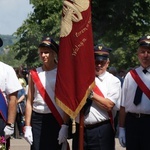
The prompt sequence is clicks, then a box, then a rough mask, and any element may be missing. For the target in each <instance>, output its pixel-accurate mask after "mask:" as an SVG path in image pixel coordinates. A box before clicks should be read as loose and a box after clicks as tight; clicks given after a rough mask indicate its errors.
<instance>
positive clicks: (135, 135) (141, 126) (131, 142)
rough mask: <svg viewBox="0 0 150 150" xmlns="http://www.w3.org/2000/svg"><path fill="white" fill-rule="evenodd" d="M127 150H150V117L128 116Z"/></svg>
mask: <svg viewBox="0 0 150 150" xmlns="http://www.w3.org/2000/svg"><path fill="white" fill-rule="evenodd" d="M125 126H126V149H127V150H150V117H147V116H146V117H142V118H136V117H134V116H132V115H130V114H127V116H126V122H125Z"/></svg>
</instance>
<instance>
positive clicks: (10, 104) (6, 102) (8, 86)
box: [0, 38, 21, 149]
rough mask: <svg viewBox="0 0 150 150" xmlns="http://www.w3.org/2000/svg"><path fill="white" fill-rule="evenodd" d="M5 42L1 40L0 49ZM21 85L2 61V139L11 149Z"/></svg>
mask: <svg viewBox="0 0 150 150" xmlns="http://www.w3.org/2000/svg"><path fill="white" fill-rule="evenodd" d="M2 45H3V41H2V39H1V38H0V47H1V46H2ZM20 89H21V85H20V83H19V80H18V78H17V76H16V73H15V71H14V69H13V68H12V67H11V66H9V65H7V64H5V63H3V62H1V61H0V137H5V139H6V141H7V143H6V149H9V144H10V136H11V135H12V134H13V133H14V122H15V118H16V108H17V91H18V90H20Z"/></svg>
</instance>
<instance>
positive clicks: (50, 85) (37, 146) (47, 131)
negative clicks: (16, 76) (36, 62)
mask: <svg viewBox="0 0 150 150" xmlns="http://www.w3.org/2000/svg"><path fill="white" fill-rule="evenodd" d="M58 50H59V46H58V44H57V43H56V42H55V41H54V40H53V39H51V38H50V37H46V38H44V39H43V40H42V42H41V43H40V44H39V46H38V53H39V57H40V60H41V61H42V66H41V67H38V68H36V69H33V70H30V74H29V80H28V96H27V104H26V111H25V128H24V129H25V133H24V137H25V139H26V140H27V142H28V143H30V144H31V150H50V149H51V150H60V149H61V146H62V145H59V143H58V140H57V137H58V133H59V130H60V127H61V124H60V123H59V122H61V121H60V120H61V119H62V115H63V111H62V110H61V109H60V108H59V107H58V106H57V104H56V103H55V99H54V96H55V95H54V94H55V93H54V91H55V81H56V73H57V54H58ZM41 89H42V90H41ZM47 100H48V101H49V102H51V104H50V105H49V103H48V101H47ZM52 107H53V109H52ZM54 109H55V111H54ZM56 114H58V115H57V117H56Z"/></svg>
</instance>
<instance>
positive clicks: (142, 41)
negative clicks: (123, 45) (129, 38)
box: [137, 35, 150, 47]
mask: <svg viewBox="0 0 150 150" xmlns="http://www.w3.org/2000/svg"><path fill="white" fill-rule="evenodd" d="M137 42H138V44H139V46H144V47H150V35H147V36H143V37H141V38H139V39H138V40H137Z"/></svg>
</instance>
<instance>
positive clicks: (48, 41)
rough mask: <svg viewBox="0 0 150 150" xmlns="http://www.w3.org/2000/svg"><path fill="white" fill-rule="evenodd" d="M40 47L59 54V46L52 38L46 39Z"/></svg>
mask: <svg viewBox="0 0 150 150" xmlns="http://www.w3.org/2000/svg"><path fill="white" fill-rule="evenodd" d="M40 47H49V48H51V49H52V50H53V51H55V52H56V53H57V54H58V51H59V46H58V44H57V43H56V42H55V41H54V40H53V39H52V38H50V37H45V38H44V39H43V40H42V42H41V43H40V44H39V48H40Z"/></svg>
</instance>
